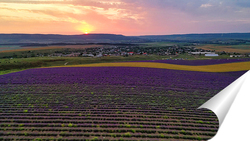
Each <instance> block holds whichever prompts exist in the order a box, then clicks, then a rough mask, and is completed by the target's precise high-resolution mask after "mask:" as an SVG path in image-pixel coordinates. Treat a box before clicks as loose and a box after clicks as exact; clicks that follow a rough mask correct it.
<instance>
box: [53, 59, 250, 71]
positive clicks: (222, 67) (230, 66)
mask: <svg viewBox="0 0 250 141" xmlns="http://www.w3.org/2000/svg"><path fill="white" fill-rule="evenodd" d="M55 67H144V68H159V69H173V70H185V71H201V72H232V71H246V70H250V61H248V62H238V63H227V64H216V65H205V66H187V65H174V64H166V63H152V62H118V63H96V64H84V65H67V66H55Z"/></svg>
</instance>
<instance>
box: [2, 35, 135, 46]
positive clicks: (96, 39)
mask: <svg viewBox="0 0 250 141" xmlns="http://www.w3.org/2000/svg"><path fill="white" fill-rule="evenodd" d="M136 40H139V38H137V37H126V36H123V35H115V34H87V35H85V34H83V35H57V34H0V44H22V43H25V44H26V43H41V44H46V43H48V44H51V43H100V42H101V43H110V42H111V43H112V42H122V41H126V42H133V41H136Z"/></svg>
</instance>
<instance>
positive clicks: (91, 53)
mask: <svg viewBox="0 0 250 141" xmlns="http://www.w3.org/2000/svg"><path fill="white" fill-rule="evenodd" d="M180 54H188V55H203V56H206V57H217V56H220V55H228V56H229V57H250V54H240V53H227V52H224V51H222V52H215V50H204V49H198V48H196V47H195V46H178V45H174V46H166V47H142V46H139V45H131V46H104V47H96V48H86V49H82V50H72V49H67V50H63V51H56V52H55V53H52V54H48V56H49V57H94V58H98V57H105V56H107V57H108V56H124V57H128V56H132V55H144V56H147V55H159V56H177V55H180Z"/></svg>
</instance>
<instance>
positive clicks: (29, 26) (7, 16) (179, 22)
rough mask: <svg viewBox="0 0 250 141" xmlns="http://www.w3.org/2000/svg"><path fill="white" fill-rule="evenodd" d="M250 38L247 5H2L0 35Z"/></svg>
mask: <svg viewBox="0 0 250 141" xmlns="http://www.w3.org/2000/svg"><path fill="white" fill-rule="evenodd" d="M85 32H87V33H112V34H123V35H169V34H184V33H219V32H223V33H228V32H250V1H249V0H0V33H42V34H67V35H72V34H83V33H85Z"/></svg>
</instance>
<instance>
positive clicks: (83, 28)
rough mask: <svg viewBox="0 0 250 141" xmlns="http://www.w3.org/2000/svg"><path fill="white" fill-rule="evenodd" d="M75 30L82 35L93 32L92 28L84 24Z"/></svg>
mask: <svg viewBox="0 0 250 141" xmlns="http://www.w3.org/2000/svg"><path fill="white" fill-rule="evenodd" d="M76 30H78V31H81V32H82V33H83V34H89V33H90V32H91V31H94V27H93V26H92V25H90V24H87V23H86V22H85V23H84V24H82V25H79V26H77V28H76Z"/></svg>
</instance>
